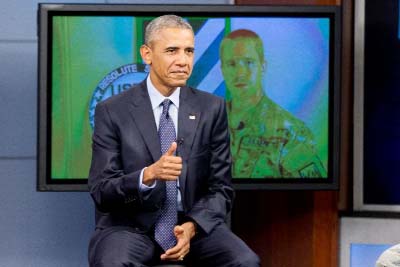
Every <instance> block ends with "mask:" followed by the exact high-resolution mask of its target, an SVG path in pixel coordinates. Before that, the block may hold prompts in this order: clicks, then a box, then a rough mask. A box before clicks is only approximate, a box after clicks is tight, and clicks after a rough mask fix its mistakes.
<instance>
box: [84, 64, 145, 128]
mask: <svg viewBox="0 0 400 267" xmlns="http://www.w3.org/2000/svg"><path fill="white" fill-rule="evenodd" d="M148 72H149V66H148V65H146V64H141V63H136V64H127V65H123V66H121V67H119V68H116V69H114V70H112V71H111V72H109V73H108V74H107V75H106V76H105V77H104V78H103V79H102V80H101V81H100V82H99V84H98V85H97V87H96V89H94V91H93V94H92V98H91V99H90V102H89V122H90V126H91V127H92V129H93V127H94V111H95V108H96V105H97V103H99V102H100V101H103V100H105V99H107V98H109V97H110V96H113V95H117V94H119V93H121V92H123V91H126V90H128V89H129V88H131V87H132V86H133V85H135V84H138V83H140V82H141V81H143V80H144V79H145V78H146V76H147V74H148Z"/></svg>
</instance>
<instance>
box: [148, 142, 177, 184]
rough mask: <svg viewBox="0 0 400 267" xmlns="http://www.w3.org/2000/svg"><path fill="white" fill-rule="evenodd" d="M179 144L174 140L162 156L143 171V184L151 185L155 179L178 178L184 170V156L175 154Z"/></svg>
mask: <svg viewBox="0 0 400 267" xmlns="http://www.w3.org/2000/svg"><path fill="white" fill-rule="evenodd" d="M176 148H177V144H176V142H173V143H172V144H171V146H170V148H169V149H168V151H167V152H165V154H164V155H162V156H161V158H160V159H159V160H158V161H156V162H155V163H154V164H152V165H150V166H149V167H147V168H146V169H145V170H144V172H143V184H145V185H151V184H152V183H153V182H154V180H156V179H159V180H165V181H173V180H177V179H178V177H179V175H181V171H182V158H181V157H177V156H174V153H175V151H176Z"/></svg>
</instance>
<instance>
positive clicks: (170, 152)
mask: <svg viewBox="0 0 400 267" xmlns="http://www.w3.org/2000/svg"><path fill="white" fill-rule="evenodd" d="M177 146H178V145H177V144H176V142H172V144H171V146H170V147H169V148H168V151H167V152H165V155H167V156H173V155H174V154H175V151H176V148H177Z"/></svg>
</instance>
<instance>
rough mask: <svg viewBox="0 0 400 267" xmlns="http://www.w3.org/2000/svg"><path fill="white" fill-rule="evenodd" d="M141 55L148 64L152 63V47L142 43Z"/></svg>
mask: <svg viewBox="0 0 400 267" xmlns="http://www.w3.org/2000/svg"><path fill="white" fill-rule="evenodd" d="M140 55H141V56H142V59H143V61H144V62H145V63H146V64H147V65H151V49H150V47H148V46H147V45H142V46H141V47H140Z"/></svg>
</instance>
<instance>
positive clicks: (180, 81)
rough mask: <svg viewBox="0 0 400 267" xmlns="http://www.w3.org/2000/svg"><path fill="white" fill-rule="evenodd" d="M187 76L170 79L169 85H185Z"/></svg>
mask: <svg viewBox="0 0 400 267" xmlns="http://www.w3.org/2000/svg"><path fill="white" fill-rule="evenodd" d="M187 80H188V78H184V79H172V80H171V81H170V83H171V85H172V86H174V87H181V86H185V85H186V82H187Z"/></svg>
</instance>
